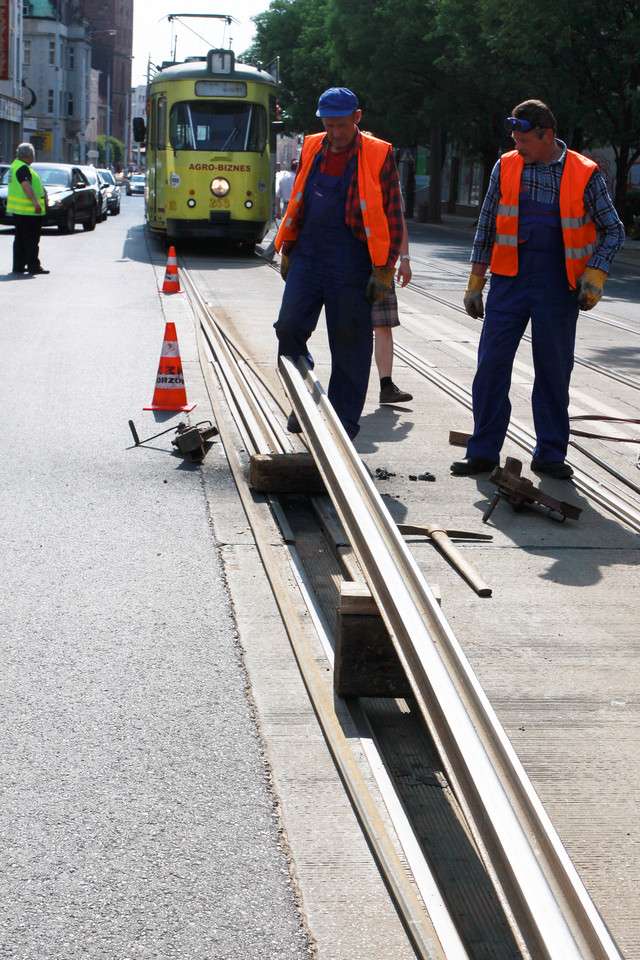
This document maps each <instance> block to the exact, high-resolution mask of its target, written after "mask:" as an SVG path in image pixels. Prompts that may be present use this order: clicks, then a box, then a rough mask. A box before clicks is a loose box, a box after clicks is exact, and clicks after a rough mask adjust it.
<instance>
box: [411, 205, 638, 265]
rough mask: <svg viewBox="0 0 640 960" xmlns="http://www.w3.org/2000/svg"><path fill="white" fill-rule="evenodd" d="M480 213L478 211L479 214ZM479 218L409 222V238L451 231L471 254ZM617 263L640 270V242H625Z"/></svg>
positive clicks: (446, 216) (452, 216)
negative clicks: (465, 239) (466, 242)
mask: <svg viewBox="0 0 640 960" xmlns="http://www.w3.org/2000/svg"><path fill="white" fill-rule="evenodd" d="M479 212H480V211H478V213H479ZM477 222H478V218H477V217H463V216H459V215H458V214H453V213H443V214H442V220H441V222H440V223H433V222H431V221H429V222H427V223H422V222H421V221H419V220H413V219H411V220H407V227H408V229H409V236H410V237H411V236H412V235H413V236H428V234H429V232H430V231H431V230H438V231H442V230H450V231H451V232H453V233H457V234H463V235H465V236H468V237H469V252H471V245H472V244H473V238H474V236H475V232H476V224H477ZM615 262H620V263H626V264H629V265H632V266H637V267H638V269H639V270H640V240H629V239H627V240H626V241H625V244H624V246H623V247H622V249H621V250H620V252H619V253H618V255H617V257H616V260H615Z"/></svg>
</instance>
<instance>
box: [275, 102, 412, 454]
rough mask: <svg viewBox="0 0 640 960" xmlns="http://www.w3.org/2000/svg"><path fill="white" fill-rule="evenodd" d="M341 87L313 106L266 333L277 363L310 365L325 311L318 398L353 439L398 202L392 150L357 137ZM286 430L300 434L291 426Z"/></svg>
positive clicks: (280, 242) (395, 244) (352, 105)
mask: <svg viewBox="0 0 640 960" xmlns="http://www.w3.org/2000/svg"><path fill="white" fill-rule="evenodd" d="M361 114H362V111H361V110H360V109H359V107H358V100H357V98H356V96H355V94H353V93H352V92H351V90H347V88H346V87H331V88H330V89H329V90H326V91H325V92H324V93H323V94H322V96H321V97H320V99H319V101H318V110H317V114H316V115H317V116H318V117H320V118H321V120H322V123H323V126H324V128H325V133H324V134H322V133H317V134H311V135H309V136H307V137H306V138H305V141H304V144H303V147H302V153H301V155H300V162H299V164H298V171H297V175H296V180H295V183H294V187H293V193H292V195H291V200H290V201H289V205H288V207H287V211H286V213H285V215H284V217H283V220H282V223H281V225H280V229H279V231H278V235H277V237H276V240H275V246H276V249H277V250H279V251H281V252H282V263H281V267H282V275H283V279H284V280H285V283H286V286H285V292H284V296H283V298H282V306H281V308H280V314H279V316H278V320H277V322H276V324H275V330H276V334H277V337H278V356H288V357H291V358H292V359H293V360H297V359H298V358H299V357H305V358H306V360H307V362H308V363H309V365H310V366H313V358H312V357H311V354H310V353H309V350H308V347H307V341H308V340H309V338H310V336H311V334H312V333H313V331H314V330H315V328H316V326H317V323H318V318H319V316H320V312H321V310H322V308H323V307H324V310H325V317H326V323H327V334H328V338H329V348H330V350H331V377H330V380H329V386H328V390H327V394H328V397H329V400H330V401H331V403H332V405H333V407H334V409H335V411H336V413H337V415H338V417H339V418H340V421H341V423H342V425H343V427H344V428H345V430H346V432H347V434H348V435H349V437H350V438H351V439H353V438H354V437H355V436H356V434H357V433H358V430H359V420H360V415H361V413H362V408H363V406H364V402H365V398H366V393H367V385H368V382H369V371H370V367H371V354H372V348H373V326H372V321H371V305H372V303H374V302H375V301H376V300H378V299H380V298H381V297H384V296H385V295H386V294H387V293H388V291H389V289H390V285H391V279H392V277H393V274H394V269H395V263H396V260H397V259H398V256H399V254H400V245H401V243H402V230H403V225H402V200H401V196H400V185H399V183H398V173H397V170H396V165H395V161H394V159H393V152H392V149H391V145H390V144H388V143H386V142H385V141H383V140H378V139H376V138H375V137H369V136H365V135H363V134H361V133H360V131H359V129H358V126H357V124H358V123H359V121H360V117H361ZM288 428H289V430H291V431H292V432H299V430H300V427H299V425H298V423H297V421H296V418H295V417H294V416H293V415H292V416H291V417H289V423H288Z"/></svg>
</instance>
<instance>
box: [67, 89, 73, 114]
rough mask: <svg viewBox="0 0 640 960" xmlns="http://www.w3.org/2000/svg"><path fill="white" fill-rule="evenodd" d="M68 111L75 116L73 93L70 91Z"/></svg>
mask: <svg viewBox="0 0 640 960" xmlns="http://www.w3.org/2000/svg"><path fill="white" fill-rule="evenodd" d="M67 113H68V114H69V116H70V117H72V116H73V94H72V93H70V94H69V96H68V97H67Z"/></svg>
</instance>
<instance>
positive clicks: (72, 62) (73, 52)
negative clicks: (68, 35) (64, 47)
mask: <svg viewBox="0 0 640 960" xmlns="http://www.w3.org/2000/svg"><path fill="white" fill-rule="evenodd" d="M75 65H76V48H75V47H73V46H71V47H69V70H73V69H74V67H75Z"/></svg>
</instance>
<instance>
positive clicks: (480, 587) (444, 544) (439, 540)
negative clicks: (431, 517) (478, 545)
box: [398, 523, 493, 597]
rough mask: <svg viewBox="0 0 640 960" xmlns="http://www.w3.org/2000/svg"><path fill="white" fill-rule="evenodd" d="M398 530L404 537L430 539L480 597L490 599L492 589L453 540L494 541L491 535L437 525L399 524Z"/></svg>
mask: <svg viewBox="0 0 640 960" xmlns="http://www.w3.org/2000/svg"><path fill="white" fill-rule="evenodd" d="M398 530H399V531H400V533H401V534H402V536H403V537H409V536H416V537H428V539H429V540H432V541H433V542H434V543H435V545H436V546H437V547H439V549H440V550H441V551H442V553H444V555H445V557H446V558H447V559H448V560H450V561H451V563H452V564H453V566H454V567H455V568H456V570H458V572H459V573H461V574H462V576H463V577H464V578H465V580H466V581H467V583H469V584H470V585H471V586H472V587H473V589H474V590H475V591H476V593H477V594H478V596H479V597H490V596H491V592H492V591H491V587H488V586H487V584H486V583H485V582H484V580H483V579H482V578H481V577H480V576H479V574H478V573H477V572H476V571H475V570H474V568H473V567H472V565H471V564H470V563H469V561H468V560H467V559H466V558H465V557H464V556H463V555H462V554H461V553H460V551H459V550H458V548H457V547H456V546H455V544H454V543H452V542H451V541H452V540H493V537H492V536H491V534H490V533H473V532H470V531H465V530H448V529H445V527H438V526H436V525H435V524H429V525H428V526H426V527H420V526H414V525H412V524H408V523H399V524H398Z"/></svg>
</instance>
